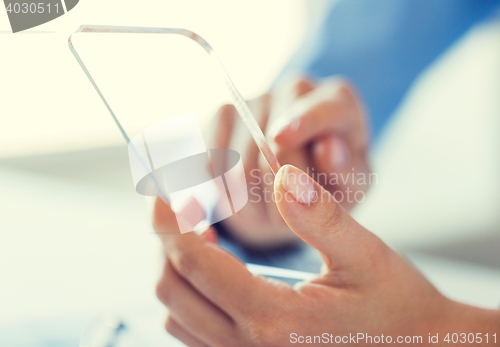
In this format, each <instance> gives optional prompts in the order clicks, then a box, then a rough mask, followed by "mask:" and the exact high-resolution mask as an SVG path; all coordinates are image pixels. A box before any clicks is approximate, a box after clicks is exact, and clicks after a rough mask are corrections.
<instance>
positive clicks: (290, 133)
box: [206, 77, 370, 249]
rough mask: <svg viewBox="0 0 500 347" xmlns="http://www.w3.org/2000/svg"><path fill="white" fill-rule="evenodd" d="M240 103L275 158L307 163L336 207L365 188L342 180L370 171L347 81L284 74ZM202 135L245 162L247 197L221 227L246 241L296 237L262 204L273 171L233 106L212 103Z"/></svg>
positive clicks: (359, 113)
mask: <svg viewBox="0 0 500 347" xmlns="http://www.w3.org/2000/svg"><path fill="white" fill-rule="evenodd" d="M248 104H249V107H250V109H251V110H252V113H253V114H254V115H255V117H256V119H257V121H258V123H259V125H260V127H261V129H262V130H263V132H264V134H265V135H266V137H267V138H268V140H269V142H270V144H271V146H272V147H273V152H274V153H275V154H276V157H277V159H278V161H279V162H280V163H281V164H282V165H284V164H292V165H294V166H296V167H298V168H300V169H302V170H304V171H306V172H308V171H307V170H309V173H310V174H311V175H312V176H313V178H316V179H317V180H318V181H319V183H320V184H321V185H323V186H324V187H325V188H326V189H327V190H328V191H329V192H331V193H333V194H335V192H339V193H342V194H343V195H336V196H335V197H336V198H337V199H338V200H339V201H340V203H341V204H342V206H344V207H345V208H347V209H349V208H351V207H352V206H354V205H355V199H354V192H357V191H361V192H365V191H366V190H367V189H368V184H358V183H357V181H356V182H352V180H349V179H347V180H343V179H344V178H345V177H349V176H348V175H349V174H350V175H353V174H354V173H355V174H358V173H363V174H365V175H368V173H369V172H370V170H369V165H368V162H367V156H366V152H367V148H368V145H369V135H368V130H367V126H366V112H365V109H364V107H363V105H362V102H361V101H360V99H359V97H358V96H357V93H356V91H355V90H354V88H353V87H352V86H351V85H350V83H349V82H347V81H346V80H344V79H343V78H340V77H331V78H328V79H325V80H322V81H321V82H319V83H316V82H314V81H312V80H310V79H308V78H304V77H289V78H288V79H285V80H283V81H282V82H281V83H280V84H279V85H278V86H277V87H275V88H274V89H273V90H272V91H271V92H270V93H268V94H265V95H263V96H261V97H259V98H256V99H253V100H250V101H249V102H248ZM206 140H207V143H208V144H210V148H222V149H227V148H231V149H235V150H237V151H238V152H239V153H240V154H241V155H242V159H243V166H244V168H245V177H246V180H247V187H248V196H249V201H248V203H247V204H246V205H245V207H244V208H243V209H242V210H240V211H239V212H238V213H237V214H235V215H233V216H231V217H230V218H228V219H226V220H224V221H223V222H222V223H223V225H224V227H225V228H226V229H227V230H228V231H229V232H230V233H231V234H232V235H233V236H234V237H235V238H236V239H238V240H239V241H240V242H242V243H243V244H245V245H246V246H247V247H249V248H258V249H263V248H273V247H275V246H279V245H281V244H285V243H289V242H294V241H298V238H297V237H296V236H295V234H294V233H292V232H291V230H290V229H289V228H288V226H287V225H286V223H285V222H284V221H283V218H282V217H281V215H280V214H279V212H278V209H277V208H276V205H275V204H274V203H272V202H271V203H270V201H271V200H272V198H273V181H274V176H273V175H272V173H271V171H270V169H269V167H268V165H267V163H266V162H265V160H264V158H263V157H262V155H261V154H260V153H259V150H258V148H257V146H256V144H255V142H254V140H253V139H252V138H251V136H250V133H249V132H248V130H247V129H246V127H245V125H244V124H243V122H242V121H241V119H240V118H239V116H238V114H237V112H236V110H235V108H234V106H233V105H225V106H223V107H221V108H220V109H219V111H218V112H217V114H216V116H215V119H214V121H213V122H212V127H211V129H210V130H209V131H208V134H206ZM332 174H336V175H337V176H332ZM341 175H342V176H341ZM335 177H336V178H335ZM353 183H354V184H353ZM342 196H343V197H345V198H343V199H342Z"/></svg>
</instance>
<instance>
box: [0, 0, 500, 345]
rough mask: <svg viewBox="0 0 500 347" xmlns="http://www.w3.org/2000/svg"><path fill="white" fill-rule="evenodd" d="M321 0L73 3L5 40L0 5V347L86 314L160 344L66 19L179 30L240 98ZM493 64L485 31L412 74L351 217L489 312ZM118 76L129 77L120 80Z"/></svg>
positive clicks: (499, 171)
mask: <svg viewBox="0 0 500 347" xmlns="http://www.w3.org/2000/svg"><path fill="white" fill-rule="evenodd" d="M332 3H333V2H332V1H319V0H316V1H310V2H306V1H303V0H292V1H290V0H276V1H272V2H270V1H263V0H262V1H261V0H254V1H248V2H246V1H245V2H235V1H229V0H213V1H203V0H199V1H195V0H189V1H182V2H181V1H179V2H177V1H153V0H151V1H150V0H144V1H141V2H123V1H115V0H107V1H105V2H103V1H97V0H82V1H81V2H80V3H79V4H78V6H77V7H76V8H75V9H74V10H72V11H71V12H69V13H68V14H66V15H65V16H62V17H60V18H58V19H56V20H54V21H52V22H49V23H46V24H44V25H42V26H39V27H36V28H33V29H30V30H28V31H26V32H21V33H18V34H15V35H13V34H11V33H10V27H9V23H8V19H7V15H6V13H5V12H3V11H0V44H1V46H2V55H1V56H0V95H1V96H0V115H1V116H0V122H1V123H0V345H9V346H33V345H39V346H45V345H46V346H49V345H50V346H69V345H71V346H74V345H76V344H77V341H78V338H79V336H80V334H81V332H82V330H83V329H84V326H85V323H86V322H88V321H89V319H91V318H92V317H94V316H95V315H96V314H97V313H99V312H113V313H115V314H117V315H119V316H121V317H125V318H124V319H126V320H128V321H131V322H132V323H133V324H132V325H133V326H134V327H135V329H136V330H138V331H139V333H140V335H141V339H144V341H146V340H147V341H148V343H150V344H156V343H161V342H165V341H167V340H166V339H168V337H166V336H165V334H163V331H162V324H163V323H162V321H163V320H162V317H163V315H164V311H163V309H162V307H161V305H159V304H158V303H157V301H156V299H155V297H154V285H155V282H156V279H157V275H158V273H159V271H160V270H161V255H160V251H159V243H158V241H157V240H156V236H155V235H154V234H153V233H152V229H151V227H150V223H149V216H148V210H147V207H146V204H145V202H144V198H143V197H141V196H140V195H138V194H136V193H135V191H134V187H133V183H132V179H131V175H130V169H129V165H128V154H127V147H126V144H125V142H124V141H123V138H122V137H121V135H120V133H119V132H118V130H117V128H116V126H115V124H114V123H113V122H112V119H111V118H110V116H109V114H108V112H107V110H106V108H105V107H104V105H103V104H102V102H101V100H100V99H99V98H98V96H97V94H96V93H95V91H94V90H93V88H92V87H91V85H90V83H89V82H88V80H87V78H86V77H85V75H84V74H83V72H82V71H81V69H80V67H79V66H78V65H77V63H76V61H75V59H74V58H73V56H72V55H71V53H70V51H69V49H68V46H67V38H68V36H69V34H70V33H72V32H73V31H74V30H75V29H76V28H77V27H78V26H79V25H80V24H105V25H129V26H150V27H184V28H188V29H190V30H193V31H194V32H196V33H198V34H200V35H201V36H202V37H204V38H205V39H206V40H207V41H208V42H209V43H210V44H211V45H212V46H213V47H214V49H215V51H216V52H217V54H218V55H219V57H220V58H221V61H222V62H223V64H224V66H225V67H226V69H227V71H228V73H229V74H230V76H231V77H232V79H233V81H234V82H235V84H236V86H237V87H238V88H239V90H240V91H241V92H242V94H243V96H244V97H245V98H252V97H256V96H258V95H260V94H262V93H264V92H266V91H267V90H268V89H269V88H270V87H271V85H272V84H273V82H274V81H275V79H276V78H277V76H278V75H279V74H280V72H281V71H282V69H283V68H284V66H285V65H286V63H287V61H288V60H289V59H290V57H291V56H292V55H293V53H294V52H295V50H296V49H297V48H298V47H299V45H300V43H301V41H302V40H303V39H304V37H306V35H307V32H308V31H311V30H315V27H316V26H317V25H318V23H319V22H320V20H321V17H322V16H323V15H324V13H325V11H326V9H327V8H328V6H332ZM498 62H500V25H499V24H498V22H496V23H495V22H493V23H488V24H487V25H480V26H477V27H473V28H472V29H471V30H470V31H469V32H468V33H467V34H466V35H465V36H464V37H463V38H461V39H460V40H459V41H458V42H456V44H455V45H453V46H452V47H451V48H450V49H448V50H447V51H446V52H445V53H444V54H442V55H441V56H440V57H439V58H438V59H436V61H435V62H434V63H433V64H432V65H431V66H430V67H429V68H428V69H426V70H425V71H424V72H423V73H422V74H421V76H419V78H418V80H417V81H416V82H415V83H414V84H413V85H412V87H411V89H410V91H409V92H408V94H407V95H406V97H405V98H404V101H403V102H402V104H401V105H400V106H399V107H398V109H397V111H396V113H395V115H394V117H393V120H392V121H391V123H390V125H389V126H388V127H387V128H386V129H385V130H384V132H383V135H382V136H381V137H380V138H379V140H377V141H376V143H374V149H373V151H372V153H371V156H372V162H373V170H374V172H376V173H377V176H378V184H376V185H375V186H373V187H372V190H371V191H370V193H369V194H368V196H367V199H366V201H365V202H363V203H362V204H361V205H359V206H358V207H357V208H356V209H355V210H354V211H353V213H354V215H355V217H356V219H357V220H358V221H359V222H360V223H362V224H363V225H364V226H365V227H367V228H368V229H370V230H372V231H373V232H375V233H376V234H377V235H379V236H380V237H381V238H382V239H383V240H385V241H386V242H387V243H389V244H390V245H391V246H393V247H395V248H396V249H398V250H400V251H402V252H405V253H407V254H408V256H409V257H410V258H411V259H412V260H413V261H414V262H415V264H416V266H417V267H419V268H420V269H421V270H422V271H423V272H424V274H426V275H427V276H428V277H429V278H430V279H431V281H433V282H434V283H435V284H436V286H438V288H439V289H441V290H442V291H443V292H444V293H445V294H447V295H449V296H451V297H453V298H456V299H459V300H462V301H465V302H469V303H471V304H476V305H481V306H485V307H497V306H498V304H499V303H500V252H499V251H498V249H500V230H499V229H500V227H499V226H500V213H499V212H500V180H499V179H498V178H499V177H500V98H499V97H498V96H499V95H500V64H499V63H498ZM123 81H127V83H132V82H133V81H130V80H128V74H127V71H124V72H123ZM117 83H121V81H117ZM368 106H369V105H368ZM28 332H29V333H28ZM4 341H8V344H4V343H2V342H4ZM169 343H172V344H170V345H173V342H169Z"/></svg>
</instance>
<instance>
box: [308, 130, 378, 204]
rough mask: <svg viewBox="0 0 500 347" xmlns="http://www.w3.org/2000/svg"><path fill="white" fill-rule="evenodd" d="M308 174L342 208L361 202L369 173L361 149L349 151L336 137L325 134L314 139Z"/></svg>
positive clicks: (368, 183)
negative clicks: (311, 173)
mask: <svg viewBox="0 0 500 347" xmlns="http://www.w3.org/2000/svg"><path fill="white" fill-rule="evenodd" d="M311 154H312V157H313V163H314V167H315V169H316V170H315V172H313V175H312V177H313V178H314V179H315V180H316V181H317V182H318V183H319V184H320V185H322V186H323V187H325V188H326V189H327V190H328V191H329V192H330V193H331V194H332V195H333V197H334V198H335V200H336V201H337V202H339V203H341V204H342V206H343V207H345V208H350V207H352V206H354V205H355V204H356V203H359V202H362V201H363V200H364V198H365V194H364V193H365V192H366V191H367V190H368V188H369V186H370V183H371V182H370V181H371V176H370V167H369V165H368V160H367V155H366V151H365V150H361V149H359V150H358V151H357V152H356V153H352V152H351V150H350V148H349V147H348V146H347V144H346V141H345V140H344V139H343V138H341V137H340V136H336V135H326V136H322V137H320V138H318V139H317V140H315V141H314V143H313V145H312V151H311Z"/></svg>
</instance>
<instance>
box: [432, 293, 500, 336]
mask: <svg viewBox="0 0 500 347" xmlns="http://www.w3.org/2000/svg"><path fill="white" fill-rule="evenodd" d="M448 301H449V302H448V305H447V306H448V309H447V312H446V314H445V318H444V321H443V322H442V323H443V324H442V325H441V326H442V328H441V329H440V332H439V336H440V337H439V343H440V344H441V343H447V341H445V340H444V339H445V338H446V337H447V336H448V337H449V339H450V340H449V343H450V344H452V343H453V341H457V340H458V342H457V343H462V344H463V343H465V344H471V345H472V344H473V345H475V346H496V345H498V344H499V343H500V310H498V309H485V308H479V307H475V306H470V305H466V304H462V303H459V302H455V301H452V300H448ZM454 334H455V335H454ZM495 334H496V335H495Z"/></svg>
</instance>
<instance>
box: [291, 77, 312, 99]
mask: <svg viewBox="0 0 500 347" xmlns="http://www.w3.org/2000/svg"><path fill="white" fill-rule="evenodd" d="M292 88H293V91H294V94H295V95H296V96H300V95H303V94H306V93H308V92H309V91H311V90H313V89H314V83H313V81H312V79H310V78H308V77H305V76H298V77H297V78H296V80H295V81H294V82H293V83H292Z"/></svg>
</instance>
